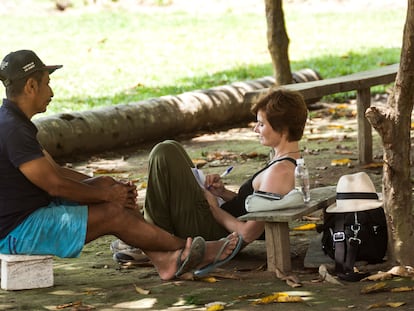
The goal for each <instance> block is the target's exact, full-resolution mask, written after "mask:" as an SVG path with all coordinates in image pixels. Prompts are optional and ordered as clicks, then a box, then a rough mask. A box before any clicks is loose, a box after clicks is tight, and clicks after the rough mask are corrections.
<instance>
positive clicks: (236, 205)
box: [221, 157, 296, 218]
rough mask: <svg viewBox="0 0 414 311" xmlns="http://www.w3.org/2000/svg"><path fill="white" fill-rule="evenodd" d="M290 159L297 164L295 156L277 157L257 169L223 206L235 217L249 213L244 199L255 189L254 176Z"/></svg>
mask: <svg viewBox="0 0 414 311" xmlns="http://www.w3.org/2000/svg"><path fill="white" fill-rule="evenodd" d="M284 160H287V161H290V162H292V163H293V164H295V165H296V160H295V159H293V158H289V157H285V158H280V159H276V160H273V161H270V162H269V163H268V164H267V165H266V166H265V167H263V168H262V169H261V170H259V171H257V172H256V173H255V174H254V175H253V176H252V177H250V178H249V179H248V180H246V181H245V182H244V183H243V184H242V185H241V186H240V189H239V191H238V193H237V195H236V196H235V197H234V198H232V199H231V200H229V201H227V202H225V203H223V204H222V205H221V208H222V209H224V210H225V211H226V212H228V213H229V214H231V215H233V216H234V217H236V218H237V217H239V216H242V215H244V214H246V213H247V211H246V209H245V207H244V201H245V200H246V198H247V196H249V195H251V194H252V193H253V191H254V189H253V180H254V178H255V177H256V176H257V175H259V174H260V173H261V172H263V171H264V170H266V169H267V168H269V167H270V166H272V165H273V164H275V163H277V162H281V161H284Z"/></svg>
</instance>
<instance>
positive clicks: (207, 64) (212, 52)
mask: <svg viewBox="0 0 414 311" xmlns="http://www.w3.org/2000/svg"><path fill="white" fill-rule="evenodd" d="M17 2H19V1H17ZM26 2H27V1H26ZM26 2H25V3H26ZM39 2H40V3H43V4H44V5H45V6H46V5H49V4H50V2H46V1H39ZM82 2H83V1H80V0H79V1H73V3H74V5H73V7H72V8H70V9H67V10H66V11H64V12H54V11H52V8H48V7H46V9H45V10H44V11H40V12H39V11H36V10H35V11H33V12H32V11H30V10H26V13H25V15H24V22H22V19H21V16H20V17H17V16H16V14H10V13H8V14H3V15H1V16H0V18H1V19H0V26H2V29H7V30H8V31H7V32H2V34H1V35H0V36H3V37H2V42H3V43H6V44H3V45H2V46H1V47H0V52H1V54H2V55H5V54H7V53H8V52H10V50H16V49H23V48H28V49H33V50H35V51H37V53H38V54H39V56H40V57H41V58H42V59H43V60H45V62H48V63H59V64H63V65H64V68H63V69H62V70H59V71H57V72H56V73H54V74H53V78H52V87H53V89H54V92H55V98H54V101H53V104H52V105H51V106H50V107H49V113H54V112H63V111H71V110H84V109H90V108H92V107H97V106H102V105H112V104H121V103H128V102H131V101H139V100H143V99H147V98H151V97H159V96H162V95H167V94H178V93H182V92H185V91H191V90H194V89H205V88H210V87H213V86H217V85H222V84H228V83H232V82H235V81H241V80H246V79H248V80H251V79H256V78H260V77H263V76H269V75H272V66H271V60H270V56H269V54H268V51H267V43H266V21H265V17H264V12H262V11H260V10H256V9H253V8H252V9H251V10H247V9H244V10H242V9H240V10H238V8H237V7H234V8H233V9H232V10H226V11H219V10H217V11H216V10H209V11H205V12H196V13H192V12H189V11H186V10H184V9H177V10H172V9H168V5H166V6H159V5H158V6H157V5H155V9H154V7H152V10H140V9H139V8H135V9H128V8H123V7H113V8H112V9H108V8H100V9H99V10H98V9H96V10H92V9H90V8H87V7H84V6H82V4H81V3H82ZM119 2H121V1H119ZM16 5H18V3H17V4H16ZM0 13H1V11H0ZM19 14H21V13H19ZM285 14H286V21H287V29H288V34H289V37H290V59H291V65H292V71H295V70H299V69H301V68H305V67H308V68H312V69H315V70H317V71H319V72H320V74H321V75H322V76H323V77H324V78H329V77H334V76H338V75H344V74H349V73H352V72H357V71H363V70H368V69H373V68H377V67H378V66H382V65H386V64H390V63H395V62H398V61H399V55H400V42H401V37H402V27H403V22H404V14H405V10H404V9H402V8H399V7H395V8H390V7H385V8H383V9H381V10H379V9H375V10H372V11H369V10H368V11H367V10H359V11H358V10H356V11H353V12H352V14H350V12H349V11H346V10H345V11H332V12H329V11H326V12H324V11H321V12H319V11H317V12H309V11H307V10H300V9H290V8H289V7H288V8H287V9H286V12H285ZM22 42H24V44H22ZM379 91H383V89H380V90H379ZM349 96H353V94H352V93H351V94H340V95H339V96H337V98H344V97H345V98H347V97H349Z"/></svg>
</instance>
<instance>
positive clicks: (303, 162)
mask: <svg viewBox="0 0 414 311" xmlns="http://www.w3.org/2000/svg"><path fill="white" fill-rule="evenodd" d="M296 164H297V165H303V164H305V159H304V158H299V159H297V160H296Z"/></svg>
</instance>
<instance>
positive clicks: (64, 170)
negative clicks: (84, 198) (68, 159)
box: [43, 150, 90, 181]
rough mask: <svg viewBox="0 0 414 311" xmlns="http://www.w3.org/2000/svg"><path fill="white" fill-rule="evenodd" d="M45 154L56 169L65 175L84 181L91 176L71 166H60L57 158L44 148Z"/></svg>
mask: <svg viewBox="0 0 414 311" xmlns="http://www.w3.org/2000/svg"><path fill="white" fill-rule="evenodd" d="M43 154H44V155H45V157H46V159H47V160H48V161H49V162H50V163H51V164H52V165H53V166H54V167H55V168H56V170H58V171H59V172H60V173H61V174H62V175H63V176H64V177H66V178H70V179H73V180H77V181H83V180H85V179H88V178H90V176H88V175H86V174H83V173H81V172H78V171H75V170H72V169H70V168H66V167H62V166H60V165H59V164H57V163H56V162H55V160H54V159H53V158H52V156H51V155H50V154H49V153H48V152H47V151H46V150H43Z"/></svg>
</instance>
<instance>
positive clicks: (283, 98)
mask: <svg viewBox="0 0 414 311" xmlns="http://www.w3.org/2000/svg"><path fill="white" fill-rule="evenodd" d="M259 110H260V111H263V112H264V113H265V115H266V118H267V120H268V121H269V123H270V125H271V126H272V128H273V130H275V131H276V132H283V131H284V130H286V131H287V133H288V137H287V140H288V141H299V140H300V139H301V138H302V135H303V131H304V129H305V124H306V120H307V118H308V108H307V106H306V103H305V100H304V99H303V96H302V94H300V93H299V92H297V91H291V90H288V89H284V88H283V87H278V88H274V89H270V90H269V92H268V93H267V94H265V95H264V96H263V97H261V98H260V99H259V100H258V101H257V102H256V103H255V104H254V105H253V106H252V108H251V111H252V113H253V114H255V115H257V112H258V111H259Z"/></svg>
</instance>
